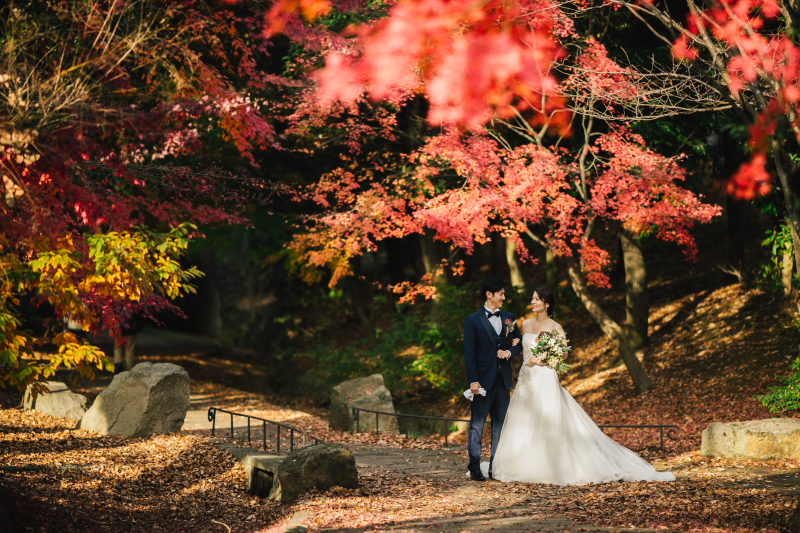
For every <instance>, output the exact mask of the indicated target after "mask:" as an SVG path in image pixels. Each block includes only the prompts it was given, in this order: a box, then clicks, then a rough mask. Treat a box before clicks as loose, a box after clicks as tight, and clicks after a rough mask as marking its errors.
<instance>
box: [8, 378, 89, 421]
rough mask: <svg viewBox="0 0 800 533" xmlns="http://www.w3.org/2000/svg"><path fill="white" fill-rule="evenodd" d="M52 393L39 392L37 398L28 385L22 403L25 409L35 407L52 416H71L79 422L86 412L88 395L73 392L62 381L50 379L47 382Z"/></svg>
mask: <svg viewBox="0 0 800 533" xmlns="http://www.w3.org/2000/svg"><path fill="white" fill-rule="evenodd" d="M45 385H47V388H48V389H49V390H50V393H49V394H47V393H44V394H38V395H37V396H36V397H35V398H34V397H33V394H32V391H31V387H32V386H31V385H29V386H28V388H27V390H26V391H25V394H24V396H23V397H22V405H23V407H24V408H25V409H34V410H36V411H39V412H40V413H44V414H46V415H52V416H60V417H63V418H70V419H72V420H74V421H75V422H77V421H78V420H80V419H81V417H82V416H83V414H84V413H85V412H86V396H84V395H83V394H76V393H74V392H71V391H70V390H69V388H68V387H67V386H66V385H65V384H64V383H61V382H60V381H48V382H46V383H45Z"/></svg>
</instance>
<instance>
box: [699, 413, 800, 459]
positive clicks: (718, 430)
mask: <svg viewBox="0 0 800 533" xmlns="http://www.w3.org/2000/svg"><path fill="white" fill-rule="evenodd" d="M700 453H702V454H703V455H704V456H706V457H723V458H725V459H755V460H757V461H771V460H775V459H800V420H797V419H794V418H768V419H766V420H751V421H749V422H728V423H721V422H714V423H713V424H711V425H710V426H708V427H707V428H706V429H705V430H704V431H703V443H702V445H701V448H700Z"/></svg>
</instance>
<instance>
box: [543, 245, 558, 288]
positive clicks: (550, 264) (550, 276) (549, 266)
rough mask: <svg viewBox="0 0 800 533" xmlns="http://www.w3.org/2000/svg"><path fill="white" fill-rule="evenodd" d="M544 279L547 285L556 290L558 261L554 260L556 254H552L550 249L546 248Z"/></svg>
mask: <svg viewBox="0 0 800 533" xmlns="http://www.w3.org/2000/svg"><path fill="white" fill-rule="evenodd" d="M544 261H545V270H546V273H545V281H546V283H547V286H548V287H549V288H550V289H551V290H552V291H553V292H556V291H557V290H558V262H557V260H556V254H554V253H553V252H552V251H551V250H547V251H546V252H545V259H544Z"/></svg>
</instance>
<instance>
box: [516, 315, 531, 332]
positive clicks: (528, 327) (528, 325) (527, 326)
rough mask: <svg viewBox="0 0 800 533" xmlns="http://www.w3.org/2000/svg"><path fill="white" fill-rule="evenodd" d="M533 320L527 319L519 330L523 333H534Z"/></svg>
mask: <svg viewBox="0 0 800 533" xmlns="http://www.w3.org/2000/svg"><path fill="white" fill-rule="evenodd" d="M531 320H532V319H531V318H526V319H525V320H523V321H522V325H521V326H520V327H519V330H520V331H521V332H522V333H533V331H531V330H532V329H533V328H532V327H531Z"/></svg>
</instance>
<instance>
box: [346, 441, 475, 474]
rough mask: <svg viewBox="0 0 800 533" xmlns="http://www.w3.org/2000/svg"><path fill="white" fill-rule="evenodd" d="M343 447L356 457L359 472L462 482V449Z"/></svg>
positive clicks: (463, 465) (463, 463)
mask: <svg viewBox="0 0 800 533" xmlns="http://www.w3.org/2000/svg"><path fill="white" fill-rule="evenodd" d="M347 447H348V448H350V450H351V451H352V452H353V455H354V456H355V458H356V467H357V468H358V470H359V472H374V471H376V470H393V471H399V472H401V473H403V474H407V475H409V476H430V477H435V478H445V479H451V478H458V477H464V478H465V479H466V475H465V473H466V470H467V469H466V462H465V460H464V458H463V457H461V453H460V452H461V451H462V450H464V449H466V448H465V447H464V446H458V447H454V448H451V449H449V450H443V451H440V450H410V449H407V448H389V447H387V446H364V445H356V444H348V445H347Z"/></svg>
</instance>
